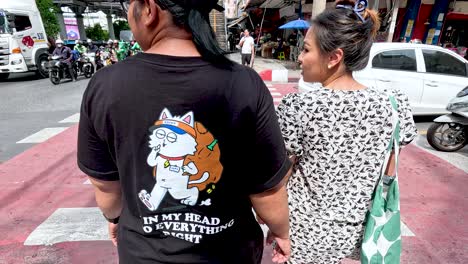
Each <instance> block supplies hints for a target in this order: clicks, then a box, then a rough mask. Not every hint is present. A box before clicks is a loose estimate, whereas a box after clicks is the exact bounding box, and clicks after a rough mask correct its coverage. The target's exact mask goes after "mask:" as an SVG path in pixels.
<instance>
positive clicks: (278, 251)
mask: <svg viewBox="0 0 468 264" xmlns="http://www.w3.org/2000/svg"><path fill="white" fill-rule="evenodd" d="M267 244H268V245H272V246H273V256H272V259H271V260H272V261H273V262H274V263H283V262H286V261H288V259H289V257H291V241H290V240H289V238H280V237H277V236H275V235H274V234H273V233H272V232H271V231H268V235H267Z"/></svg>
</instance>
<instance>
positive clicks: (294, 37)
mask: <svg viewBox="0 0 468 264" xmlns="http://www.w3.org/2000/svg"><path fill="white" fill-rule="evenodd" d="M288 42H289V45H291V46H296V45H297V34H291V35H289V38H288Z"/></svg>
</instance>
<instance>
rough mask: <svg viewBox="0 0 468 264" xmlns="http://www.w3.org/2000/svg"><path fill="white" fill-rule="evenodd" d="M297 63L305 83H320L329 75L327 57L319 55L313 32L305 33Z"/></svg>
mask: <svg viewBox="0 0 468 264" xmlns="http://www.w3.org/2000/svg"><path fill="white" fill-rule="evenodd" d="M299 62H300V63H301V68H302V76H303V77H304V81H305V82H319V83H322V82H323V81H324V80H326V79H327V77H328V75H329V74H328V61H327V57H326V56H323V55H322V54H321V53H320V48H319V47H318V46H317V41H316V39H315V34H314V33H313V30H309V31H307V35H306V37H305V39H304V50H303V51H302V52H301V54H300V55H299Z"/></svg>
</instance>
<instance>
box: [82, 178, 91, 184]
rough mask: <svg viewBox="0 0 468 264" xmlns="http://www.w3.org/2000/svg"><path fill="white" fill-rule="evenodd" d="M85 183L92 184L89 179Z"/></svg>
mask: <svg viewBox="0 0 468 264" xmlns="http://www.w3.org/2000/svg"><path fill="white" fill-rule="evenodd" d="M83 184H91V181H90V180H89V179H87V180H86V181H85V182H83Z"/></svg>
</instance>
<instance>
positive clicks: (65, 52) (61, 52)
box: [52, 39, 76, 81]
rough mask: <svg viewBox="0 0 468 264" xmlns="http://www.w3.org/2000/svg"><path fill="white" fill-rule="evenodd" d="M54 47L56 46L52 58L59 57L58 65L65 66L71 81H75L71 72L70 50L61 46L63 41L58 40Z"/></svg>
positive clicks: (71, 56) (71, 55)
mask: <svg viewBox="0 0 468 264" xmlns="http://www.w3.org/2000/svg"><path fill="white" fill-rule="evenodd" d="M55 45H56V48H55V50H54V52H53V53H52V56H60V64H61V65H65V66H67V69H68V73H69V74H70V76H71V78H72V79H73V81H76V77H75V75H74V74H73V70H72V60H73V54H72V51H71V49H70V48H69V47H67V46H65V45H63V41H62V40H61V39H58V40H57V41H55Z"/></svg>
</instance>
